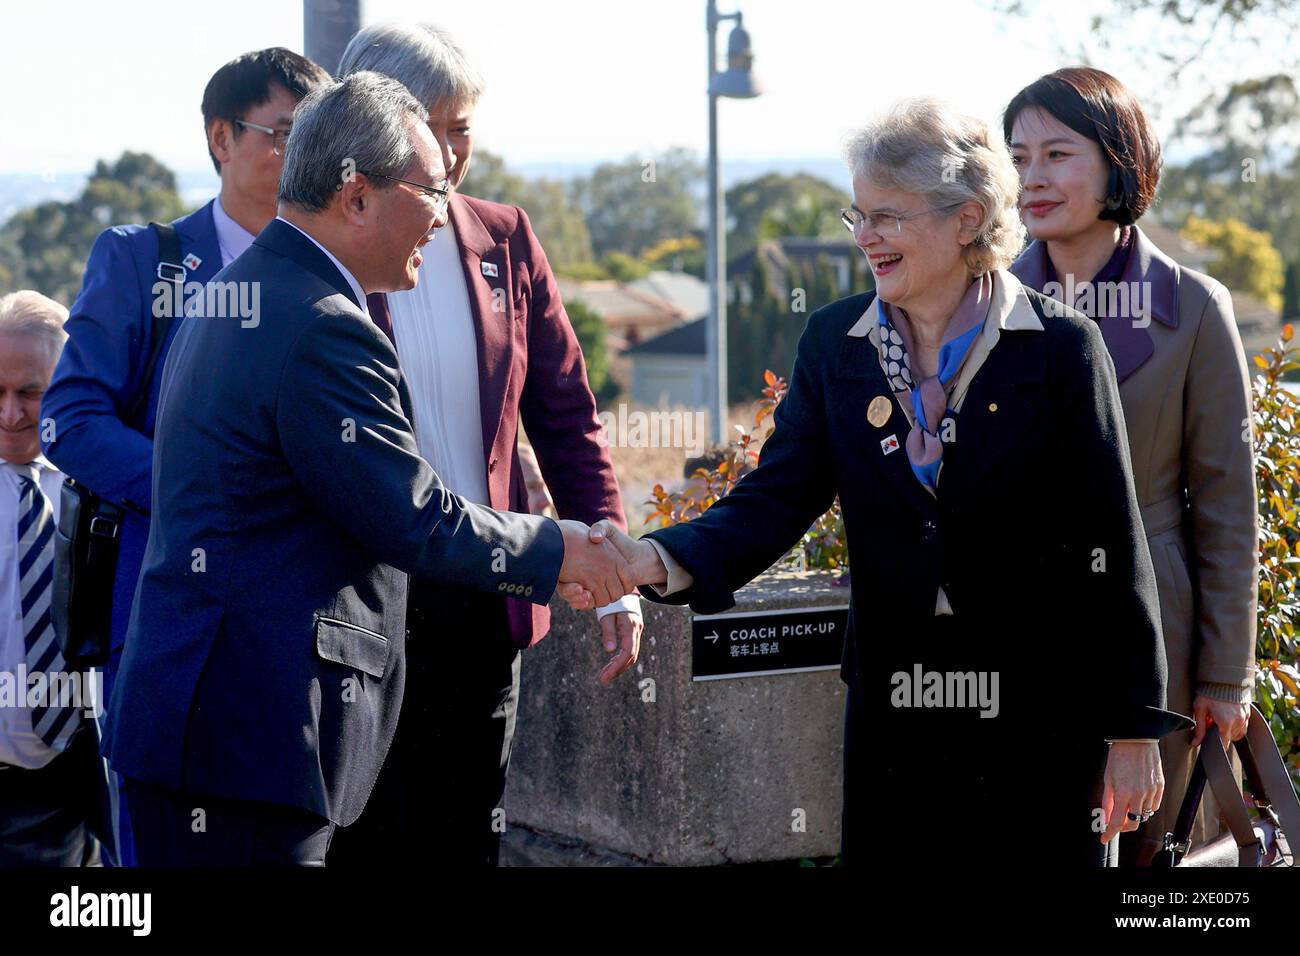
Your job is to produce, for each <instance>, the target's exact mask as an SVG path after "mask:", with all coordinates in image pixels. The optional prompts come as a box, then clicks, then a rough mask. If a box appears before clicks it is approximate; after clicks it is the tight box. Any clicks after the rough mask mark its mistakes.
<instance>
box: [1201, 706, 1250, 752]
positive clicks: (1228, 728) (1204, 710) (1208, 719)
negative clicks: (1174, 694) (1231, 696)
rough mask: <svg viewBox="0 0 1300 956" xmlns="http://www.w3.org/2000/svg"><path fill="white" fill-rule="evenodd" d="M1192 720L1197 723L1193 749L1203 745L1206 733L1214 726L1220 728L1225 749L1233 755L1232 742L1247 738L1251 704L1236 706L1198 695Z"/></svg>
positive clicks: (1220, 737)
mask: <svg viewBox="0 0 1300 956" xmlns="http://www.w3.org/2000/svg"><path fill="white" fill-rule="evenodd" d="M1192 719H1193V720H1195V721H1196V733H1195V734H1194V735H1193V736H1192V746H1193V747H1199V746H1200V745H1201V741H1203V740H1204V739H1205V734H1206V731H1208V730H1209V729H1210V726H1211V725H1214V726H1216V727H1218V728H1219V739H1220V740H1222V741H1223V749H1224V750H1226V751H1227V752H1228V753H1232V742H1233V741H1234V740H1240V739H1241V738H1242V737H1244V736H1246V728H1247V727H1249V726H1250V704H1234V703H1232V702H1231V701H1226V700H1214V699H1213V698H1211V697H1205V696H1203V695H1201V694H1197V695H1196V697H1195V699H1194V700H1193V701H1192Z"/></svg>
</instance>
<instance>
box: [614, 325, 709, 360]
mask: <svg viewBox="0 0 1300 956" xmlns="http://www.w3.org/2000/svg"><path fill="white" fill-rule="evenodd" d="M707 326H708V323H707V322H706V321H705V320H704V319H696V320H695V321H694V322H687V323H686V324H685V325H679V326H677V328H675V329H669V330H668V331H667V332H664V333H663V334H661V335H656V336H655V337H654V338H652V339H646V340H645V341H644V342H641V343H639V344H637V345H634V346H632V347H631V348H630V349H628V350H627V351H626V352H624V353H623V354H624V355H682V356H692V357H694V356H699V357H703V356H704V355H705V353H706V351H707V350H708V340H707V334H708V328H707Z"/></svg>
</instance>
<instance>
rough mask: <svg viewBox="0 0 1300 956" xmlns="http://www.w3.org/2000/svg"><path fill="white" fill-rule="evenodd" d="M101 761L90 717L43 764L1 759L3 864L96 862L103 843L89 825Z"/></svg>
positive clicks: (0, 864)
mask: <svg viewBox="0 0 1300 956" xmlns="http://www.w3.org/2000/svg"><path fill="white" fill-rule="evenodd" d="M98 765H99V748H98V746H97V740H96V738H95V728H94V727H92V726H91V725H90V724H89V722H88V719H83V721H82V726H81V729H80V730H78V731H77V732H76V733H75V734H73V735H72V739H71V740H70V741H68V746H67V748H66V749H65V750H64V751H63V752H62V753H60V754H59V755H58V756H56V757H55V758H54V759H53V760H51V761H50V762H49V763H47V764H46V765H45V766H44V767H41V768H39V769H37V770H27V769H24V768H22V767H12V766H9V765H7V764H6V765H0V867H9V866H87V865H95V864H96V863H97V862H98V859H97V858H98V855H99V853H98V848H99V843H98V841H97V840H95V838H94V837H93V836H91V834H90V832H89V829H88V827H87V823H88V821H89V820H91V819H92V817H93V816H94V814H95V812H96V804H97V801H98V800H99V795H100V788H99V787H98V786H97V784H96V780H95V774H96V773H97V772H98V769H99V766H98Z"/></svg>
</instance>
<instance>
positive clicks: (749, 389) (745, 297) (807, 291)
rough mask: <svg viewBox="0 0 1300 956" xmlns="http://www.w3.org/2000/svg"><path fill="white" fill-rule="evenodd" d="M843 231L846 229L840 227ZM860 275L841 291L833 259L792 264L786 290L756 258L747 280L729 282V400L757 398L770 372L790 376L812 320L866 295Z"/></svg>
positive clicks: (732, 278)
mask: <svg viewBox="0 0 1300 956" xmlns="http://www.w3.org/2000/svg"><path fill="white" fill-rule="evenodd" d="M840 231H841V232H843V231H844V227H843V226H841V227H840ZM859 278H860V277H859V274H858V273H857V272H856V271H854V272H853V274H852V281H853V285H852V286H851V287H850V288H849V289H848V290H847V291H841V289H840V286H839V278H838V274H837V271H836V267H835V263H834V261H833V260H832V259H831V258H830V257H829V256H821V257H818V258H817V259H814V260H812V261H811V262H808V261H806V260H805V261H796V262H792V263H791V264H790V267H789V271H788V272H787V273H786V274H785V276H784V282H783V287H782V285H781V284H778V278H777V277H776V276H774V275H773V274H772V270H771V269H770V268H769V266H768V265H767V260H766V258H765V257H764V256H762V255H756V256H754V257H753V259H752V261H751V265H750V268H749V271H748V272H747V273H746V274H745V275H743V276H730V277H729V279H728V283H727V287H728V299H727V382H728V385H727V391H728V396H727V400H728V401H729V402H731V403H733V404H735V403H738V402H748V401H752V400H754V399H755V398H756V397H757V390H756V389H755V388H754V386H753V384H752V383H754V382H757V381H759V380H760V379H761V378H762V376H763V372H764V371H765V370H766V369H769V368H771V369H775V370H776V371H777V372H778V373H784V374H787V375H788V374H789V373H790V371H791V370H792V369H793V368H794V355H795V349H796V347H797V346H798V344H799V336H800V335H801V334H802V333H803V329H804V326H805V325H806V324H807V322H808V316H809V315H811V314H812V313H813V312H815V311H816V310H817V309H820V308H821V307H822V306H824V305H828V304H829V303H831V302H834V301H835V300H836V299H838V298H840V297H842V296H844V295H851V294H854V293H857V292H862V291H865V288H861V287H859V286H860V283H859Z"/></svg>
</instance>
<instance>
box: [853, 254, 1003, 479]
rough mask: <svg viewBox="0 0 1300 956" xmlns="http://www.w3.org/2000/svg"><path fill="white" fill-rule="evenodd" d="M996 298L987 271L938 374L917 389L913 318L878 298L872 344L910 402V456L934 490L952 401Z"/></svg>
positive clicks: (967, 301)
mask: <svg viewBox="0 0 1300 956" xmlns="http://www.w3.org/2000/svg"><path fill="white" fill-rule="evenodd" d="M992 296H993V277H992V276H990V275H989V274H988V273H984V274H983V275H979V276H976V277H975V280H974V281H973V282H971V284H970V288H968V289H967V290H966V294H965V295H964V296H962V299H961V302H959V303H958V304H957V311H955V312H954V313H953V315H952V318H951V319H950V320H949V321H948V327H947V329H945V331H944V336H943V338H944V343H943V345H942V346H941V347H940V349H939V373H938V374H937V375H933V376H930V377H929V378H925V379H923V380H922V381H921V383H920V385H919V387H918V385H917V383H916V375H915V374H914V373H913V371H912V359H911V353H912V351H914V339H913V334H912V325H911V320H910V319H909V318H908V315H907V312H906V311H905V310H903V309H900V308H898V307H897V306H893V305H889V304H888V303H886V302H885V301H884V300H883V299H881V298H880V297H878V296H877V298H876V314H877V316H878V318H879V321H878V322H877V323H876V325H874V326H873V327H872V329H871V332H870V336H871V340H872V342H873V343H874V344H875V346H876V352H877V354H878V355H879V357H880V368H881V370H882V371H883V372H884V373H885V378H887V379H888V380H889V385H890V388H892V389H893V390H894V394H895V395H899V396H901V397H900V400H901V401H910V402H911V406H912V412H913V425H912V430H911V432H910V433H909V434H908V436H907V443H906V448H907V458H908V461H909V462H910V463H911V466H912V471H913V472H914V473H915V474H916V477H917V479H918V480H919V481H920V482H921V484H923V485H924V486H925V487H926V488H928V489H929V490H930V491H931V492H933V491H934V490H935V489H936V488H937V487H938V484H939V466H940V465H941V464H942V462H943V443H944V439H945V436H944V434H943V428H944V426H943V422H944V420H945V419H947V418H955V415H956V412H954V411H953V410H952V409H951V408H949V407H948V402H949V399H950V397H951V395H952V390H953V388H954V387H955V385H956V381H957V376H958V375H960V374H961V369H962V366H963V365H964V364H965V363H966V356H967V355H969V354H970V351H971V346H972V345H974V344H975V341H976V339H978V338H979V336H980V333H981V332H982V331H983V328H984V321H985V319H986V318H987V317H988V311H989V305H990V303H991V301H992ZM948 437H949V438H951V436H948Z"/></svg>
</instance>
